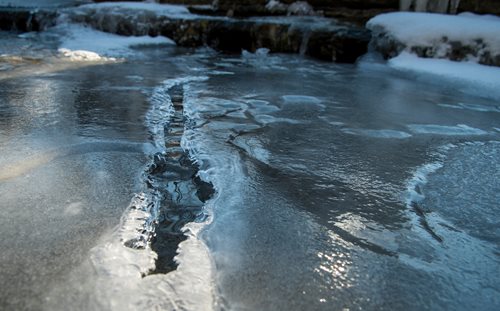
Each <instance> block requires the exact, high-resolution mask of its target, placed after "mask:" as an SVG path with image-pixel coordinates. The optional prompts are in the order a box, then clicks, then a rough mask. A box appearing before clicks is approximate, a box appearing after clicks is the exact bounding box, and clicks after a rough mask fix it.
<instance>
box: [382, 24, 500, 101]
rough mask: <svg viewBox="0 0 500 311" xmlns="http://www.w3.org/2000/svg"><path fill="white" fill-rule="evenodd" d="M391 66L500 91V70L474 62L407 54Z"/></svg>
mask: <svg viewBox="0 0 500 311" xmlns="http://www.w3.org/2000/svg"><path fill="white" fill-rule="evenodd" d="M499 34H500V32H499ZM499 37H500V36H499ZM389 65H390V66H391V67H393V68H396V69H403V70H411V71H418V72H424V73H430V74H434V75H439V76H442V77H446V78H451V79H454V80H459V81H463V82H467V83H472V84H474V86H478V87H485V88H488V89H491V90H493V91H496V92H498V90H499V89H500V68H498V67H491V66H484V65H480V64H476V63H472V62H453V61H449V60H444V59H430V58H420V57H417V56H415V55H413V54H410V53H407V52H403V53H401V54H400V55H399V56H397V57H395V58H392V59H390V60H389Z"/></svg>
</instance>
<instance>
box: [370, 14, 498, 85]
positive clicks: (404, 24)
mask: <svg viewBox="0 0 500 311" xmlns="http://www.w3.org/2000/svg"><path fill="white" fill-rule="evenodd" d="M367 28H369V29H370V30H371V31H372V40H371V45H372V47H373V48H374V49H375V50H376V51H378V52H380V53H381V54H382V55H383V56H384V57H385V58H389V65H390V66H391V67H394V68H397V69H402V70H411V71H419V72H425V73H429V74H434V75H439V76H443V77H447V78H452V79H454V80H461V81H463V82H468V83H471V84H474V85H476V86H484V87H486V88H488V89H498V88H500V17H497V16H491V15H484V16H481V15H475V14H471V13H463V14H460V15H456V16H452V15H443V14H432V13H409V12H397V13H388V14H381V15H378V16H376V17H374V18H372V19H371V20H370V21H369V22H368V23H367Z"/></svg>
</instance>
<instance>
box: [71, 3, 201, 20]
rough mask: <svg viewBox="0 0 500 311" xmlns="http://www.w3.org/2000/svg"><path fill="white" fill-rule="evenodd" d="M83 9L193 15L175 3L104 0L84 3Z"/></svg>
mask: <svg viewBox="0 0 500 311" xmlns="http://www.w3.org/2000/svg"><path fill="white" fill-rule="evenodd" d="M79 8H81V9H95V10H100V9H111V10H113V11H115V10H131V11H137V10H139V11H150V12H152V13H155V14H156V15H160V16H169V17H193V16H195V15H194V14H191V13H190V12H189V10H188V9H187V7H186V6H183V5H174V4H159V3H151V2H102V3H93V4H86V5H82V6H80V7H79Z"/></svg>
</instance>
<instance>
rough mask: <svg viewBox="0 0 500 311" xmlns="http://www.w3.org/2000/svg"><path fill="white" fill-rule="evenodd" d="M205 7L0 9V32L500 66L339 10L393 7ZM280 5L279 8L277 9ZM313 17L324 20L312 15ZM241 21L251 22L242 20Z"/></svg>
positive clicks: (350, 59) (465, 49)
mask: <svg viewBox="0 0 500 311" xmlns="http://www.w3.org/2000/svg"><path fill="white" fill-rule="evenodd" d="M161 2H165V1H161ZM166 2H169V3H171V2H172V1H171V0H167V1H166ZM206 2H207V1H206V0H190V1H188V2H187V3H186V1H184V2H182V3H185V4H189V5H194V6H172V5H170V6H162V5H161V4H153V3H150V4H147V3H137V5H136V6H130V5H128V6H127V5H114V4H113V3H108V4H106V3H102V4H90V5H82V6H79V7H73V8H66V9H52V10H48V9H47V10H30V9H12V8H4V9H1V8H0V29H2V30H9V31H20V32H27V31H41V30H44V29H46V28H48V27H51V26H54V25H55V24H56V23H57V21H58V20H64V21H69V22H72V23H80V24H84V25H86V26H90V27H92V28H94V29H96V30H100V31H104V32H108V33H113V34H118V35H123V36H144V35H149V36H158V35H161V36H165V37H168V38H171V39H172V40H173V41H175V43H176V44H177V45H178V46H182V47H201V46H208V47H211V48H213V49H215V50H217V51H221V52H225V53H241V51H242V50H247V51H250V52H254V51H256V50H257V49H259V48H266V49H269V51H270V52H271V53H298V54H301V55H305V56H310V57H313V58H317V59H321V60H325V61H333V62H339V63H354V62H355V61H356V59H358V58H359V57H360V56H362V55H363V54H365V53H366V52H367V51H368V49H369V48H368V47H369V45H371V48H373V49H374V50H376V51H378V52H380V53H381V54H382V55H383V56H384V58H391V57H394V56H397V55H398V54H399V53H401V52H402V51H409V52H411V53H414V54H416V55H418V56H419V57H429V58H446V59H451V60H457V61H463V60H470V58H471V57H476V58H477V62H478V63H481V64H485V65H493V66H500V54H498V53H496V51H495V50H491V51H490V50H488V42H485V41H484V40H482V39H481V38H478V39H477V40H472V41H470V42H467V43H463V42H459V41H453V40H450V39H449V38H447V37H444V38H437V39H436V40H433V43H432V44H427V45H425V44H424V45H418V46H409V45H408V44H405V42H404V41H402V40H398V38H396V37H395V36H394V35H393V34H392V33H391V32H390V31H388V30H387V29H385V28H384V27H380V26H377V25H375V24H373V23H372V24H370V23H368V25H367V27H365V26H361V25H359V24H356V23H355V22H351V21H346V20H348V19H349V18H346V15H345V14H344V13H345V12H346V11H345V10H344V9H342V8H348V9H349V10H351V11H353V12H354V11H356V10H357V11H356V12H358V13H359V12H361V13H363V12H365V11H366V10H371V11H370V12H371V13H370V14H369V16H368V15H363V14H361V13H360V14H361V16H363V18H362V19H365V17H371V16H372V13H373V14H378V13H381V12H385V11H392V10H394V8H395V7H396V5H397V4H396V3H395V2H398V1H392V0H387V1H374V2H373V3H371V4H370V5H368V6H362V5H363V3H361V2H363V1H361V0H359V1H358V0H357V1H352V2H349V3H348V2H346V1H334V3H332V4H330V5H328V4H327V3H326V2H325V1H323V2H322V1H319V0H318V1H312V2H311V1H310V3H311V4H308V3H306V2H300V3H302V4H303V8H302V9H303V11H300V12H299V11H293V12H290V7H292V5H294V4H296V3H298V2H294V3H288V2H286V1H284V2H283V1H282V2H278V1H274V2H273V1H271V2H268V1H267V0H262V1H253V2H252V1H250V2H248V1H247V2H248V3H247V2H245V1H243V0H241V1H236V2H237V4H238V5H237V6H236V4H234V3H233V2H231V1H224V0H219V1H218V2H217V3H216V4H214V5H211V6H210V5H206ZM464 2H465V3H467V1H464ZM266 3H267V4H268V5H267V7H265V6H266ZM270 3H274V6H275V7H276V9H275V11H273V8H272V7H269V4H270ZM250 4H251V5H250ZM281 4H283V6H280V5H281ZM148 5H150V7H148ZM162 7H170V8H171V11H168V10H167V11H165V12H162V11H163V10H162ZM308 8H309V11H308V10H307V9H308ZM325 8H329V9H331V11H332V12H333V11H335V12H337V15H339V14H340V15H342V17H341V19H336V18H331V17H324V16H333V15H332V14H325V10H326V9H325ZM264 9H265V10H267V11H266V12H267V13H266V14H267V15H269V14H272V12H275V13H276V14H278V15H279V16H255V15H264V13H265V12H264ZM296 10H299V9H296ZM159 11H160V13H159ZM327 11H328V10H327ZM193 12H200V14H196V13H193ZM269 12H271V13H269ZM342 12H344V13H342ZM201 13H203V14H201ZM341 13H342V14H341ZM351 13H352V12H351ZM208 14H212V15H208ZM283 14H285V15H283ZM286 14H288V15H286ZM294 14H298V15H299V16H296V15H294ZM318 14H321V15H323V16H317V15H318ZM349 14H350V13H349ZM349 14H347V16H348V15H349ZM247 15H252V16H250V17H244V18H242V17H241V16H247ZM310 15H314V16H310ZM340 15H339V16H340ZM235 16H236V17H235ZM238 16H240V17H238ZM379 16H380V15H379ZM442 46H446V53H444V52H443V48H441V47H442Z"/></svg>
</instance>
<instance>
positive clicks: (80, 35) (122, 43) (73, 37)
mask: <svg viewBox="0 0 500 311" xmlns="http://www.w3.org/2000/svg"><path fill="white" fill-rule="evenodd" d="M59 27H60V28H61V29H63V31H64V32H65V35H64V37H63V39H62V42H61V44H60V46H59V53H60V54H61V55H62V56H64V57H68V58H69V59H70V60H73V61H106V60H109V61H116V59H117V58H127V57H133V56H136V55H137V54H138V52H137V51H133V50H132V49H131V48H132V47H137V46H143V45H156V44H169V45H170V44H175V43H174V42H173V41H172V40H170V39H168V38H166V37H161V36H158V37H149V36H141V37H124V36H119V35H115V34H110V33H105V32H100V31H97V30H93V29H90V28H86V27H83V26H79V25H60V26H59Z"/></svg>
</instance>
